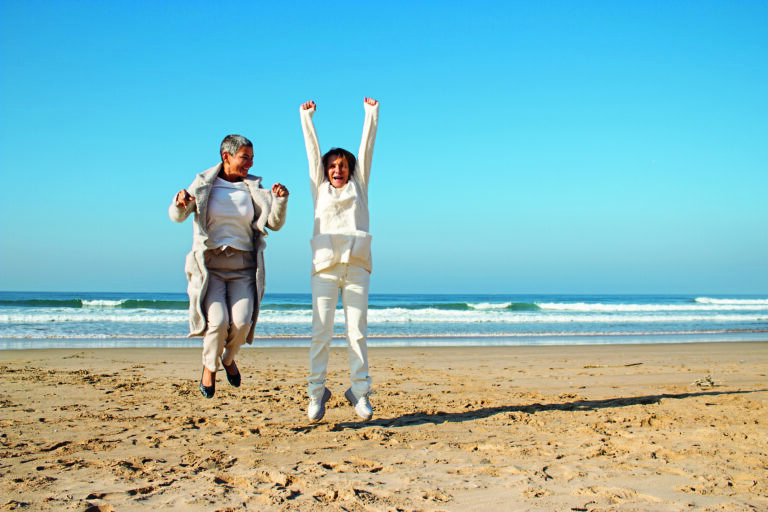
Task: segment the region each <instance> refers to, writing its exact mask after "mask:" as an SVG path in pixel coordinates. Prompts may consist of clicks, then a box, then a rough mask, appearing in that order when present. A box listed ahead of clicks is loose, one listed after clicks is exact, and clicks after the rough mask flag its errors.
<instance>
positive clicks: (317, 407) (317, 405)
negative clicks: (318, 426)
mask: <svg viewBox="0 0 768 512" xmlns="http://www.w3.org/2000/svg"><path fill="white" fill-rule="evenodd" d="M330 398H331V391H330V390H329V389H328V388H323V397H322V398H321V399H320V400H318V399H316V398H315V397H311V398H310V399H309V407H307V416H308V417H309V421H320V420H321V419H323V416H325V402H327V401H328V400H329V399H330Z"/></svg>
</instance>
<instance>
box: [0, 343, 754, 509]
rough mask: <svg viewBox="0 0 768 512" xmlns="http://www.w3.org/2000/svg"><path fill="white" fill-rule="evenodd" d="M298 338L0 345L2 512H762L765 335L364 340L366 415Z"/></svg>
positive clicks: (337, 367)
mask: <svg viewBox="0 0 768 512" xmlns="http://www.w3.org/2000/svg"><path fill="white" fill-rule="evenodd" d="M306 358H307V352H306V350H304V349H286V348H276V349H255V348H246V349H244V351H243V352H242V354H241V356H240V358H239V360H238V362H239V366H240V368H241V372H242V374H243V386H242V387H240V388H238V389H235V388H232V387H230V386H229V385H228V384H227V382H226V379H225V378H224V376H223V374H222V373H221V372H220V373H219V375H218V381H217V390H216V396H215V397H214V398H213V399H211V400H206V399H204V398H202V397H201V396H200V394H199V391H198V388H197V386H198V381H199V374H200V352H199V350H197V349H95V350H78V349H67V350H65V349H61V350H25V351H0V367H1V368H2V378H3V385H2V393H0V400H1V401H2V417H1V418H0V420H1V422H2V432H1V433H0V442H1V443H2V448H0V452H1V453H2V462H1V463H0V464H1V465H0V467H1V468H2V469H1V473H0V474H1V475H2V484H0V485H2V496H3V498H2V503H1V505H2V510H16V509H26V510H77V511H85V510H89V511H97V510H100V511H110V510H114V511H122V510H144V509H162V510H219V511H229V510H267V511H271V510H275V511H277V510H280V511H283V510H288V511H315V510H317V511H320V510H334V511H400V510H402V511H415V510H424V511H438V510H446V511H453V510H456V511H459V510H461V511H465V510H541V511H551V510H565V511H597V510H619V511H646V510H654V511H680V510H707V511H741V510H744V511H754V510H768V478H766V474H768V408H767V407H766V406H768V343H759V342H754V343H708V344H657V345H624V346H616V345H602V346H577V347H483V348H477V347H460V348H378V349H377V348H373V349H371V350H370V360H371V372H372V375H373V377H374V389H375V394H374V395H373V396H372V397H371V401H372V403H373V406H374V409H375V415H374V419H373V420H371V421H369V422H362V421H358V418H357V417H356V416H355V415H354V412H353V410H352V408H351V407H350V406H349V405H348V404H347V403H346V402H345V401H344V400H343V393H344V390H345V389H346V387H347V375H348V370H347V362H346V352H345V350H343V349H334V350H333V353H332V356H331V365H330V372H331V373H330V376H329V388H330V389H331V391H332V392H333V397H332V398H331V400H330V402H329V406H328V411H327V413H326V417H325V419H324V420H323V421H322V422H320V423H318V424H310V423H309V422H308V421H307V419H306V415H305V407H306V400H305V376H306Z"/></svg>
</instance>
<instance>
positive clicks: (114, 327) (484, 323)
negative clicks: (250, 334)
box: [0, 292, 768, 350]
mask: <svg viewBox="0 0 768 512" xmlns="http://www.w3.org/2000/svg"><path fill="white" fill-rule="evenodd" d="M369 303H370V309H369V313H368V334H369V344H370V345H371V346H430V345H434V346H439V345H454V346H455V345H467V346H481V345H584V344H616V343H675V342H677V343H680V342H709V341H766V340H768V296H766V295H764V296H745V295H706V294H700V295H556V294H548V295H521V294H511V295H478V294H453V295H429V294H378V295H371V297H370V300H369ZM187 308H188V301H187V296H186V295H185V294H179V293H95V292H94V293H84V292H73V293H61V292H0V350H2V349H28V348H64V347H72V348H88V347H134V346H135V347H153V346H154V347H190V346H194V347H197V346H200V344H201V341H200V338H187V337H186V335H187V332H188V324H187ZM339 308H341V303H339ZM343 319H344V314H343V311H341V309H339V311H338V312H337V315H336V335H337V337H338V339H337V340H335V341H334V343H335V344H339V345H342V344H343V343H344V340H343V332H344V326H343ZM311 322H312V300H311V296H310V294H267V295H266V296H265V298H264V301H263V303H262V308H261V315H260V317H259V322H258V325H257V327H256V340H255V342H254V344H255V345H256V346H275V347H284V346H306V345H307V344H308V340H309V338H310V335H311Z"/></svg>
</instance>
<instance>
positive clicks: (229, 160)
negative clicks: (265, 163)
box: [222, 146, 253, 181]
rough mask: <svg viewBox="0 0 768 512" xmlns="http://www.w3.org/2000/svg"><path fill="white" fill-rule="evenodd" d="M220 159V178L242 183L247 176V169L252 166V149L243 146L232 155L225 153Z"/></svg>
mask: <svg viewBox="0 0 768 512" xmlns="http://www.w3.org/2000/svg"><path fill="white" fill-rule="evenodd" d="M222 158H223V160H222V161H223V162H224V167H223V169H222V171H223V172H222V174H223V176H222V178H223V179H225V180H227V181H242V180H243V178H245V177H246V176H247V175H248V169H250V168H251V167H252V166H253V148H250V147H248V146H243V147H241V148H240V150H239V151H238V152H237V153H235V154H234V155H230V154H229V153H227V152H226V151H225V152H224V153H223V154H222Z"/></svg>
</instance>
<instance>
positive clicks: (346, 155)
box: [323, 148, 357, 180]
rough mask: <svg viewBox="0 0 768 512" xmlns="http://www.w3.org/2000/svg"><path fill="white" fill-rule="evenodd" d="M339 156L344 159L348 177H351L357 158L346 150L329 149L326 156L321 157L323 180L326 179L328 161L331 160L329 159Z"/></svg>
mask: <svg viewBox="0 0 768 512" xmlns="http://www.w3.org/2000/svg"><path fill="white" fill-rule="evenodd" d="M335 156H340V157H342V158H344V159H345V160H346V161H347V166H348V167H349V177H350V178H351V177H352V173H354V172H355V166H356V165H357V158H355V155H353V154H352V153H350V152H349V151H347V150H346V149H341V148H331V149H330V150H329V151H328V152H327V153H326V154H324V155H323V171H324V175H325V179H326V180H327V179H328V160H330V159H331V157H335Z"/></svg>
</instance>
